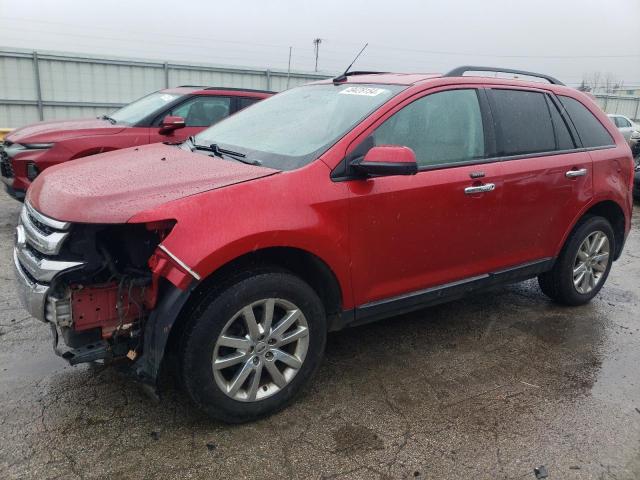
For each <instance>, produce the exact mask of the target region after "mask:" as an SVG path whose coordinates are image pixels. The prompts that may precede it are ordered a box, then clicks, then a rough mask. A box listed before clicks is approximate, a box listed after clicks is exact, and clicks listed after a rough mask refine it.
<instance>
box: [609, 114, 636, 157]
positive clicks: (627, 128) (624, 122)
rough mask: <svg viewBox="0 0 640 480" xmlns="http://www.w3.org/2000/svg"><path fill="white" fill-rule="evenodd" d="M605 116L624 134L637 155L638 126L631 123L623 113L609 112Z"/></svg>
mask: <svg viewBox="0 0 640 480" xmlns="http://www.w3.org/2000/svg"><path fill="white" fill-rule="evenodd" d="M607 116H608V117H609V118H610V119H611V121H612V122H613V123H614V124H615V126H616V127H618V130H620V133H622V135H624V138H625V140H626V141H627V142H628V143H629V146H630V147H631V150H632V151H633V153H634V155H637V154H638V145H639V144H640V126H639V125H637V124H635V123H633V122H632V121H631V119H630V118H629V117H625V116H624V115H614V114H609V115H607Z"/></svg>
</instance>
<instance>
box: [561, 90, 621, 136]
mask: <svg viewBox="0 0 640 480" xmlns="http://www.w3.org/2000/svg"><path fill="white" fill-rule="evenodd" d="M558 98H559V99H560V101H561V102H562V105H563V106H564V108H565V109H566V110H567V113H568V114H569V117H571V121H572V122H573V125H574V126H575V127H576V130H577V131H578V136H579V137H580V140H581V141H582V146H583V147H586V148H596V147H607V146H611V145H614V144H615V142H614V141H613V137H612V136H611V135H610V134H609V132H608V131H607V129H606V128H604V126H603V125H602V123H600V120H598V119H597V118H596V116H595V115H594V114H593V113H591V111H589V109H588V108H587V107H585V106H584V105H583V104H582V103H580V102H579V101H578V100H576V99H575V98H571V97H567V96H564V95H558Z"/></svg>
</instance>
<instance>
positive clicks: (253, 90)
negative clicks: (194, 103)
mask: <svg viewBox="0 0 640 480" xmlns="http://www.w3.org/2000/svg"><path fill="white" fill-rule="evenodd" d="M176 88H201V89H202V90H229V91H232V92H254V93H276V92H274V91H272V90H256V89H254V88H237V87H208V86H206V85H178V87H176Z"/></svg>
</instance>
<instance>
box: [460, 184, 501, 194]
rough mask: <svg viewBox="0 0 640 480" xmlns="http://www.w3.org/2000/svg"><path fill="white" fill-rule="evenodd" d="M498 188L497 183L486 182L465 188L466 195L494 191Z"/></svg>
mask: <svg viewBox="0 0 640 480" xmlns="http://www.w3.org/2000/svg"><path fill="white" fill-rule="evenodd" d="M495 189H496V185H495V183H485V184H484V185H478V186H477V187H467V188H465V189H464V194H465V195H473V194H475V193H484V192H492V191H493V190H495Z"/></svg>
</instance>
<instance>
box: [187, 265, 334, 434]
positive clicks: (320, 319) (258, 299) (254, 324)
mask: <svg viewBox="0 0 640 480" xmlns="http://www.w3.org/2000/svg"><path fill="white" fill-rule="evenodd" d="M247 277H248V278H247ZM242 278H243V279H242ZM218 288H219V289H218V290H215V291H212V292H211V293H210V294H209V295H207V296H205V297H204V298H203V299H202V300H201V302H200V304H199V305H198V306H197V307H196V308H195V309H194V311H193V313H192V314H191V316H190V318H189V319H188V325H187V327H186V330H185V333H184V335H183V337H182V342H181V375H182V380H183V384H184V386H185V388H186V390H187V392H188V393H189V395H190V396H191V398H192V399H193V401H194V402H195V403H196V404H197V405H198V406H199V407H200V408H201V409H202V410H204V411H205V412H206V413H207V414H209V415H210V416H211V417H213V418H216V419H218V420H222V421H225V422H230V423H240V422H246V421H250V420H254V419H257V418H260V417H263V416H266V415H269V414H271V413H274V412H276V411H277V410H279V409H281V408H283V407H284V406H286V405H287V404H288V403H289V402H290V401H291V400H292V399H293V398H294V397H295V395H296V394H297V393H298V392H299V391H300V390H301V389H302V387H303V386H304V385H305V384H306V383H307V382H308V381H309V379H310V378H311V377H312V376H313V374H314V373H315V372H316V370H317V369H318V366H319V365H320V362H321V360H322V356H323V353H324V346H325V342H326V335H327V324H326V318H325V312H324V307H323V305H322V302H321V301H320V299H319V298H318V295H317V294H316V293H315V292H314V291H313V289H312V288H311V287H310V286H309V285H308V284H307V283H305V282H304V281H302V280H301V279H300V278H298V277H296V276H294V275H292V274H289V273H285V272H266V273H259V272H253V273H252V272H246V275H243V276H242V277H241V278H240V279H236V280H234V281H230V282H229V283H227V284H226V285H225V286H224V287H218Z"/></svg>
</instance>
